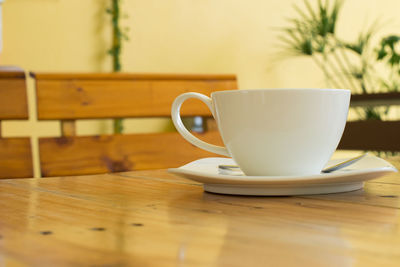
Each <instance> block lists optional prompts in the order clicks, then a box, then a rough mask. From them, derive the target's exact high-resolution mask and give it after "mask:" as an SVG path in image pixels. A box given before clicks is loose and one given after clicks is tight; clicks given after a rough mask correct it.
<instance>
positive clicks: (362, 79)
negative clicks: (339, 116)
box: [279, 0, 400, 120]
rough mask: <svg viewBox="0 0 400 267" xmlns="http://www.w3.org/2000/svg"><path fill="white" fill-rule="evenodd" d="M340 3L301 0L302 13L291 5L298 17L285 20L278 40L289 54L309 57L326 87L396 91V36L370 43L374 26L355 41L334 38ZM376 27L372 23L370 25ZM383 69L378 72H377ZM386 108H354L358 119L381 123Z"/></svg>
mask: <svg viewBox="0 0 400 267" xmlns="http://www.w3.org/2000/svg"><path fill="white" fill-rule="evenodd" d="M342 4H343V1H341V0H334V1H333V2H332V3H331V4H330V3H329V1H328V0H326V1H322V0H319V1H318V3H317V5H316V7H313V6H312V5H311V4H310V3H309V2H308V1H307V0H304V5H305V10H304V11H303V10H302V9H301V8H300V7H299V6H297V5H294V6H293V7H294V9H295V10H296V12H297V15H298V18H294V19H290V20H289V24H290V26H289V27H285V28H283V29H281V30H282V32H283V35H280V36H279V38H280V40H281V41H282V42H283V44H284V45H285V51H286V52H287V53H288V54H289V55H295V56H307V57H311V58H312V59H313V61H314V62H315V63H316V64H317V66H318V67H319V68H320V69H321V70H322V71H323V73H324V75H325V77H326V79H327V82H328V86H332V87H336V88H349V89H351V90H352V91H353V92H355V93H364V94H368V93H374V92H377V91H379V90H382V89H383V90H385V91H392V92H393V91H399V90H400V55H399V54H398V53H397V52H396V46H397V45H400V37H399V36H396V35H391V36H388V37H385V38H383V39H382V40H381V41H380V43H379V44H378V45H374V44H373V37H375V35H376V32H377V27H376V26H372V27H370V28H369V29H367V30H365V31H362V32H361V33H360V34H359V35H358V37H357V38H356V40H355V41H352V42H351V41H345V40H342V39H341V38H339V37H338V34H337V22H338V19H339V15H340V10H341V8H342ZM374 25H376V23H375V24H374ZM382 67H383V69H384V71H383V72H379V71H378V69H382ZM388 111H389V108H383V109H382V108H376V107H365V108H362V109H360V108H357V109H356V112H357V114H358V116H359V117H360V119H377V120H382V119H383V117H384V116H385V115H386V114H387V113H388Z"/></svg>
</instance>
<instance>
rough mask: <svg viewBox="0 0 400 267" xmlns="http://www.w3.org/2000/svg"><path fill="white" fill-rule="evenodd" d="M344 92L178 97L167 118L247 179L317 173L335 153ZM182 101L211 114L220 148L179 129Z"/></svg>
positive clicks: (342, 123)
mask: <svg viewBox="0 0 400 267" xmlns="http://www.w3.org/2000/svg"><path fill="white" fill-rule="evenodd" d="M350 95H351V93H350V90H345V89H257V90H233V91H219V92H213V93H212V94H211V98H209V97H207V96H205V95H202V94H199V93H185V94H182V95H180V96H178V97H177V98H176V99H175V101H174V103H173V105H172V112H171V113H172V120H173V122H174V125H175V127H176V129H177V130H178V132H179V133H180V134H181V135H182V136H183V137H184V138H185V139H186V140H187V141H189V142H190V143H192V144H193V145H195V146H197V147H199V148H202V149H204V150H207V151H210V152H213V153H216V154H220V155H224V156H228V157H232V158H233V159H234V160H235V161H236V163H237V164H238V165H239V167H240V168H241V169H242V171H243V172H244V173H245V174H246V175H249V176H291V175H312V174H319V173H320V172H321V170H322V169H323V167H324V166H325V164H326V163H327V162H328V160H329V159H330V157H331V156H332V154H333V152H334V151H335V150H336V147H337V145H338V144H339V141H340V138H341V136H342V133H343V130H344V127H345V124H346V120H347V114H348V110H349V103H350ZM188 98H197V99H199V100H201V101H203V102H204V103H205V104H206V105H207V106H208V107H209V109H210V110H211V112H212V114H213V116H214V118H215V120H216V122H217V125H218V129H219V132H220V134H221V137H222V140H223V142H224V144H225V147H220V146H215V145H211V144H208V143H206V142H204V141H201V140H200V139H198V138H196V137H195V136H193V135H192V134H191V133H190V132H189V131H188V130H187V129H186V128H185V126H184V125H183V123H182V120H181V117H180V108H181V105H182V104H183V102H184V101H185V100H186V99H188Z"/></svg>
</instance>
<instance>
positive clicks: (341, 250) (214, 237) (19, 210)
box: [0, 165, 400, 266]
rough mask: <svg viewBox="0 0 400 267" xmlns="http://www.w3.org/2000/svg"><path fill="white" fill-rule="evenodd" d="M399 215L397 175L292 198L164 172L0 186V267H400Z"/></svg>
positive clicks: (20, 181) (19, 181)
mask: <svg viewBox="0 0 400 267" xmlns="http://www.w3.org/2000/svg"><path fill="white" fill-rule="evenodd" d="M397 167H399V166H398V165H397ZM399 208H400V174H399V173H394V174H390V175H387V176H385V177H383V178H380V179H377V180H373V181H370V182H367V183H366V184H365V188H364V189H363V190H358V191H354V192H349V193H340V194H329V195H314V196H298V197H243V196H227V195H218V194H210V193H205V192H203V189H202V186H201V185H200V184H198V183H196V182H192V181H189V180H185V179H183V178H179V177H176V176H174V175H172V174H169V173H167V172H166V171H165V170H156V171H141V172H127V173H119V174H105V175H92V176H80V177H64V178H42V179H14V180H11V179H9V180H1V181H0V266H25V265H26V266H282V265H283V266H400V210H399Z"/></svg>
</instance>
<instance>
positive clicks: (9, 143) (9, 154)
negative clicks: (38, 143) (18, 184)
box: [0, 138, 33, 178]
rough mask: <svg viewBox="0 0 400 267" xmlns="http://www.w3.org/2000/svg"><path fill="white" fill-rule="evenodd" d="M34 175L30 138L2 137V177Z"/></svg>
mask: <svg viewBox="0 0 400 267" xmlns="http://www.w3.org/2000/svg"><path fill="white" fill-rule="evenodd" d="M29 177H33V166H32V153H31V142H30V139H29V138H0V178H29Z"/></svg>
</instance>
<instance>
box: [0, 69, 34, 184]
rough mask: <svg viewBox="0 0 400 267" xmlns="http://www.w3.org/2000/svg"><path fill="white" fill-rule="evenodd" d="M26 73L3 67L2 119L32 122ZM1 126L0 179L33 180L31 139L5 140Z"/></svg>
mask: <svg viewBox="0 0 400 267" xmlns="http://www.w3.org/2000/svg"><path fill="white" fill-rule="evenodd" d="M28 117H29V116H28V102H27V91H26V80H25V72H24V71H23V70H22V69H20V68H17V67H12V66H0V123H1V120H20V119H28ZM1 131H2V127H1V124H0V178H21V177H32V176H33V166H32V152H31V143H30V139H29V138H2V132H1Z"/></svg>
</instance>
